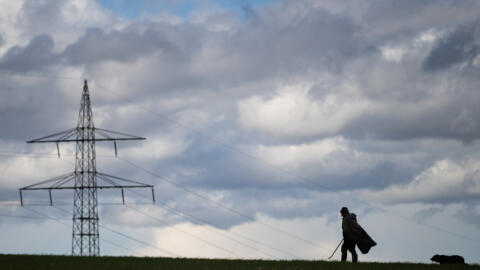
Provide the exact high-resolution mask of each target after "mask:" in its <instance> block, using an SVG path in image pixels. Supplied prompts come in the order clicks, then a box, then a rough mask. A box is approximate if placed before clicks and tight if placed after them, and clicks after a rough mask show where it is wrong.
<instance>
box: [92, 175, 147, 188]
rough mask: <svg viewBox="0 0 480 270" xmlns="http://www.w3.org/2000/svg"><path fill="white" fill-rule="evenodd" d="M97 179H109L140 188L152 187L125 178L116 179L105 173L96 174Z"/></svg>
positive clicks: (116, 177)
mask: <svg viewBox="0 0 480 270" xmlns="http://www.w3.org/2000/svg"><path fill="white" fill-rule="evenodd" d="M97 177H98V178H101V179H109V180H110V181H115V180H118V181H123V182H127V183H131V184H134V185H135V186H142V187H149V188H151V187H153V185H148V184H145V183H141V182H137V181H133V180H129V179H125V178H122V177H118V176H113V175H109V174H106V173H100V172H97Z"/></svg>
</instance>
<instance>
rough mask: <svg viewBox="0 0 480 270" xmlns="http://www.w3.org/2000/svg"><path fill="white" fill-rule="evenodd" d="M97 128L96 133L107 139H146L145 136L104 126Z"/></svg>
mask: <svg viewBox="0 0 480 270" xmlns="http://www.w3.org/2000/svg"><path fill="white" fill-rule="evenodd" d="M94 130H95V135H97V134H98V135H101V136H103V137H104V138H106V139H110V140H145V139H146V138H144V137H139V136H135V135H130V134H126V133H121V132H117V131H112V130H107V129H103V128H94ZM118 136H121V137H118Z"/></svg>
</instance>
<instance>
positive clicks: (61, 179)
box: [20, 173, 75, 190]
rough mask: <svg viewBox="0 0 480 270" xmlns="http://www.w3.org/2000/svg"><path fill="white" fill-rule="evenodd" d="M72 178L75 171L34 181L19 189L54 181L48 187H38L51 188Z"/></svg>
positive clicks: (35, 186) (28, 188) (31, 188)
mask: <svg viewBox="0 0 480 270" xmlns="http://www.w3.org/2000/svg"><path fill="white" fill-rule="evenodd" d="M74 178H75V173H67V174H64V175H60V176H57V177H54V178H50V179H47V180H45V181H42V182H39V183H35V184H33V185H29V186H26V187H23V188H20V190H33V189H39V186H41V185H45V184H47V183H54V184H53V185H50V186H48V187H40V189H49V188H52V187H58V186H61V185H63V184H65V183H67V182H69V181H71V180H73V179H74Z"/></svg>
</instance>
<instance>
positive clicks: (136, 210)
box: [127, 206, 242, 258]
mask: <svg viewBox="0 0 480 270" xmlns="http://www.w3.org/2000/svg"><path fill="white" fill-rule="evenodd" d="M127 207H128V208H130V209H132V210H134V211H135V212H137V213H139V214H141V215H144V216H146V217H149V218H152V219H154V220H156V221H157V222H159V223H161V224H164V225H167V226H170V227H171V228H172V229H174V230H176V231H179V232H182V233H184V234H187V235H190V236H191V237H193V238H195V239H197V240H199V241H201V242H204V243H205V244H207V245H210V246H212V247H215V248H217V249H220V250H222V251H224V252H227V253H229V254H232V255H234V256H236V257H238V258H242V256H240V255H239V254H237V253H235V252H233V251H231V250H229V249H226V248H223V247H220V246H218V245H216V244H214V243H212V242H210V241H208V240H205V239H203V238H201V237H199V236H196V235H195V234H192V233H190V232H187V231H185V230H182V229H179V228H177V227H174V226H172V225H170V224H168V223H167V222H165V221H163V220H161V219H159V218H157V217H155V216H152V215H149V214H147V213H145V212H142V211H140V210H139V209H137V208H135V207H132V206H127Z"/></svg>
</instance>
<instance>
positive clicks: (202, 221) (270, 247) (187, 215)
mask: <svg viewBox="0 0 480 270" xmlns="http://www.w3.org/2000/svg"><path fill="white" fill-rule="evenodd" d="M156 204H161V205H160V206H159V207H161V208H163V209H165V210H167V211H169V212H170V213H174V214H176V215H179V216H182V217H185V218H187V219H190V220H191V221H197V222H201V223H205V224H208V225H210V226H212V228H215V229H216V225H215V224H213V223H211V222H209V221H207V220H205V219H202V218H199V217H196V216H193V215H190V214H187V213H185V212H184V211H181V210H178V209H175V208H173V207H170V206H167V205H166V204H165V203H161V202H159V201H156ZM207 228H208V227H207ZM216 230H219V229H216ZM219 231H220V230H219ZM229 233H231V234H233V235H236V236H237V237H240V238H243V239H245V240H248V241H251V242H254V243H256V244H258V245H261V246H264V247H267V248H269V249H272V250H276V251H279V252H281V253H283V254H286V255H288V256H292V257H294V258H297V259H301V257H299V256H297V255H295V254H293V253H290V252H287V251H284V250H281V249H278V248H275V247H272V246H270V245H267V244H264V243H262V242H260V241H258V240H255V239H253V238H250V237H246V236H244V235H242V234H239V233H236V232H234V231H230V232H229ZM222 235H224V236H225V237H227V238H229V239H231V240H232V241H235V242H237V241H238V240H236V239H235V238H232V237H230V236H228V235H227V234H222ZM239 243H241V242H239ZM242 245H244V246H247V247H251V246H250V245H247V244H243V243H242ZM251 248H253V249H255V248H254V247H251ZM255 250H257V251H259V252H262V253H264V252H263V251H261V250H258V249H255ZM267 255H269V254H268V253H267ZM269 256H272V257H274V256H273V255H269Z"/></svg>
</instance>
